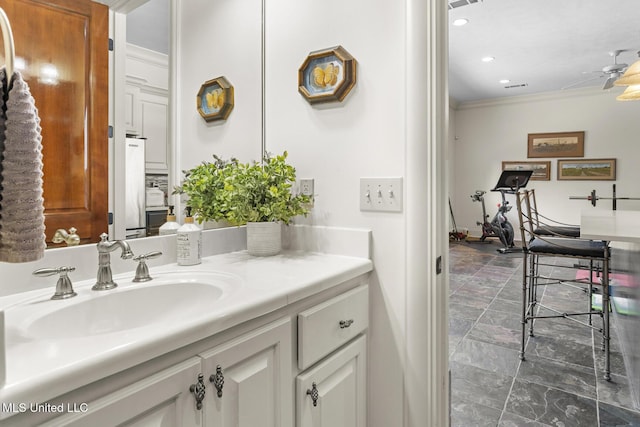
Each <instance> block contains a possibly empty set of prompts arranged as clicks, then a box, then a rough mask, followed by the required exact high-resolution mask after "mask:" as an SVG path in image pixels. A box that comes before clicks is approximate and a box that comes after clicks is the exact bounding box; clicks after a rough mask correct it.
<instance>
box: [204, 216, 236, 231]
mask: <svg viewBox="0 0 640 427" xmlns="http://www.w3.org/2000/svg"><path fill="white" fill-rule="evenodd" d="M226 227H232V225H231V223H230V222H229V221H227V220H226V219H223V220H222V221H204V222H203V223H202V229H203V230H215V229H217V228H226Z"/></svg>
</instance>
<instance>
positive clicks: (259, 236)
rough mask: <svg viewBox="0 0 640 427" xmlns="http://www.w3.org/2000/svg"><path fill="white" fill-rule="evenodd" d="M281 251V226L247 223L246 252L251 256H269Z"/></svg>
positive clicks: (267, 223)
mask: <svg viewBox="0 0 640 427" xmlns="http://www.w3.org/2000/svg"><path fill="white" fill-rule="evenodd" d="M281 250H282V224H281V223H279V222H248V223H247V251H248V252H249V254H250V255H253V256H271V255H276V254H278V253H280V251H281Z"/></svg>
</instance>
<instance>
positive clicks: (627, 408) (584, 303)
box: [449, 242, 640, 427]
mask: <svg viewBox="0 0 640 427" xmlns="http://www.w3.org/2000/svg"><path fill="white" fill-rule="evenodd" d="M499 246H500V245H499V244H486V245H481V244H477V245H471V244H467V243H464V242H460V243H452V244H451V245H450V264H451V268H450V289H449V292H450V296H451V298H450V304H449V315H450V321H449V324H450V329H449V333H450V337H449V341H450V347H449V360H450V366H451V371H452V372H451V378H452V389H451V396H452V405H451V419H452V426H461V427H472V426H500V427H545V426H554V427H569V426H585V427H589V426H602V427H604V426H606V427H609V426H637V427H640V409H639V408H636V407H634V402H633V398H632V395H631V391H630V388H629V378H627V377H626V373H625V369H624V363H623V359H622V356H621V354H620V348H621V347H620V345H619V342H618V338H617V334H616V325H615V320H614V316H611V341H610V345H611V372H612V379H611V381H605V380H604V378H603V373H602V370H603V368H604V354H603V352H602V351H601V343H602V339H601V334H600V333H599V332H598V331H594V330H591V329H589V328H587V327H584V326H581V325H576V324H575V323H574V322H571V321H569V320H567V319H562V318H559V319H540V320H537V321H536V323H535V328H534V332H535V336H534V337H531V338H530V337H529V336H528V326H529V325H526V326H527V335H526V339H527V347H526V349H527V351H526V353H525V355H526V360H525V361H523V362H520V359H519V355H518V351H517V350H518V349H519V342H520V333H521V323H520V316H521V310H522V307H521V301H522V287H521V286H522V268H523V263H522V255H521V254H498V253H497V252H496V248H498V247H499ZM545 263H546V264H549V265H548V266H541V267H540V272H541V273H542V274H547V275H549V274H553V275H560V276H561V277H566V278H571V277H572V274H575V273H572V272H571V270H566V269H561V268H557V266H560V265H569V266H572V265H573V264H574V263H575V260H573V259H563V258H546V259H545ZM573 277H575V276H573ZM538 297H539V300H540V301H549V303H550V304H551V302H553V303H555V304H557V305H558V306H559V307H561V308H563V309H567V310H570V309H574V310H584V309H585V308H587V307H588V295H587V294H585V293H584V292H582V291H581V290H579V289H578V290H575V289H573V290H571V289H565V288H564V287H562V286H555V285H554V286H547V287H541V288H540V292H539V293H538ZM574 305H575V307H574ZM593 322H594V325H596V326H598V327H599V326H600V325H601V324H602V320H601V318H600V317H599V316H595V317H594V320H593ZM516 342H517V343H518V345H517V346H514V344H515V343H516ZM594 356H595V357H594Z"/></svg>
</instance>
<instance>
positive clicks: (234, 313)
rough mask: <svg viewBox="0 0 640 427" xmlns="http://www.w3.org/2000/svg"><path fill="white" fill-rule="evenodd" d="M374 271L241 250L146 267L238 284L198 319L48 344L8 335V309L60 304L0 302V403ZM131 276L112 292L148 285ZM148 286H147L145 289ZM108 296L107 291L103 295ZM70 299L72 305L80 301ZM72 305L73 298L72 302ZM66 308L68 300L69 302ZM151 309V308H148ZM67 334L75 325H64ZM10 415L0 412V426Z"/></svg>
mask: <svg viewBox="0 0 640 427" xmlns="http://www.w3.org/2000/svg"><path fill="white" fill-rule="evenodd" d="M372 269H373V264H372V262H371V260H369V259H366V258H358V257H350V256H340V255H329V254H324V253H313V252H311V253H310V252H284V253H282V254H280V255H276V256H273V257H264V258H259V257H252V256H250V255H248V254H247V252H246V251H240V252H232V253H227V254H222V255H215V256H210V257H207V258H203V260H202V264H199V265H196V266H192V267H183V266H177V265H176V264H168V265H164V266H159V267H153V268H151V276H152V277H153V275H154V274H158V275H159V276H160V275H161V274H160V273H162V272H181V271H183V272H184V273H185V274H188V273H189V272H198V271H201V272H204V271H213V272H217V273H221V274H225V275H228V276H229V277H233V278H234V279H236V280H237V283H240V284H239V285H233V286H235V288H234V289H232V290H231V291H230V292H229V294H228V296H226V297H225V298H224V299H223V300H219V301H220V303H219V304H218V303H214V304H212V306H211V310H207V312H206V313H203V315H202V316H201V317H199V318H197V319H186V320H185V322H184V323H180V324H179V325H167V324H166V323H165V324H163V325H162V327H161V328H155V329H149V328H140V329H141V330H139V331H137V330H135V329H134V330H131V331H127V332H126V333H122V332H119V333H111V334H101V335H96V336H93V337H78V338H65V339H60V338H58V339H50V340H24V339H21V337H20V335H19V334H17V333H16V332H15V331H14V332H12V329H11V328H12V322H13V323H18V324H19V323H20V322H16V319H13V320H12V315H11V306H13V305H15V304H20V303H21V302H24V301H25V300H28V301H29V303H37V304H42V306H45V305H47V304H64V303H65V301H64V300H63V301H50V300H49V297H50V296H51V292H52V289H46V290H38V291H32V292H26V293H24V294H17V295H11V296H8V297H3V298H0V309H4V310H5V316H6V320H7V325H6V327H7V331H6V332H7V334H6V335H7V336H6V343H5V346H6V381H5V385H4V387H2V388H0V402H16V403H17V402H45V401H47V400H49V399H51V398H53V397H55V396H59V395H61V394H64V393H67V392H69V391H71V390H74V389H76V388H78V387H82V386H84V385H87V384H90V383H92V382H94V381H97V380H99V379H102V378H105V377H107V376H109V375H113V374H115V373H117V372H120V371H123V370H125V369H128V368H131V367H133V366H136V365H138V364H140V363H143V362H146V361H148V360H150V359H152V358H155V357H158V356H161V355H162V354H165V353H167V352H170V351H173V350H176V349H178V348H181V347H184V346H186V345H189V344H191V343H194V342H196V341H199V340H201V339H204V338H206V337H209V336H212V335H214V334H216V333H218V332H221V331H223V330H225V329H228V328H230V327H233V326H236V325H238V324H240V323H242V322H245V321H247V320H251V319H253V318H256V317H258V316H261V315H264V314H267V313H270V312H273V311H275V310H277V309H280V308H282V307H285V306H286V305H288V304H290V303H292V302H295V301H298V300H301V299H303V298H306V297H308V296H311V295H314V294H317V293H319V292H321V291H323V290H326V289H329V288H331V287H333V286H336V285H338V284H340V283H342V282H345V281H347V280H349V279H352V278H355V277H358V276H360V275H363V274H366V273H368V272H370V271H371V270H372ZM132 277H133V274H131V273H128V274H126V275H117V276H114V280H115V281H116V282H117V283H118V285H119V286H118V288H117V289H126V288H127V287H135V286H149V285H146V284H145V285H141V284H136V283H132V282H131V278H132ZM93 283H94V280H91V281H84V282H80V283H77V284H75V285H74V288H75V290H76V292H77V293H78V294H79V297H80V298H81V297H82V295H83V294H84V295H87V294H89V293H91V292H95V291H91V290H90V288H91V286H92V285H93ZM147 283H149V284H150V285H152V284H153V281H151V282H147ZM104 292H110V291H104ZM79 297H76V298H79ZM74 299H75V298H74ZM69 301H71V300H69ZM151 303H152V302H151ZM70 327H73V325H70ZM10 415H12V414H7V413H4V412H0V419H2V418H6V417H8V416H10Z"/></svg>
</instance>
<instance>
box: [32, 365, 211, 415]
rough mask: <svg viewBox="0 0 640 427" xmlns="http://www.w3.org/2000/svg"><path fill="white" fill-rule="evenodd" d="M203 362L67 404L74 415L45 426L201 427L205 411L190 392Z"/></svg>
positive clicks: (174, 367) (170, 370)
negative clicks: (96, 398)
mask: <svg viewBox="0 0 640 427" xmlns="http://www.w3.org/2000/svg"><path fill="white" fill-rule="evenodd" d="M200 362H201V361H200V358H197V357H194V358H191V359H189V360H187V361H185V362H182V363H179V364H177V365H175V366H173V367H171V368H168V369H165V370H163V371H161V372H159V373H157V374H155V375H152V376H150V377H149V378H146V379H144V380H141V381H138V382H137V383H134V384H132V385H130V386H128V387H125V388H124V389H122V390H118V391H117V392H114V393H112V394H110V395H107V396H105V397H103V398H100V399H98V400H95V401H93V402H86V403H83V402H75V403H73V404H65V405H67V407H66V408H65V411H70V412H72V413H68V414H66V415H63V416H61V417H58V418H55V419H54V420H52V421H50V422H48V423H45V424H42V425H43V426H46V427H53V426H61V427H62V426H64V427H86V426H93V427H100V426H104V427H112V426H115V425H118V426H128V427H133V426H135V427H147V426H177V427H190V426H202V422H203V409H202V408H201V409H198V408H197V406H196V401H195V397H194V395H193V393H192V392H191V390H190V387H191V385H192V384H195V383H197V381H198V375H199V374H200V373H201V369H200V368H201V364H200ZM207 391H208V390H207ZM205 396H206V394H205ZM69 405H71V406H69ZM73 411H76V412H73Z"/></svg>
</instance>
